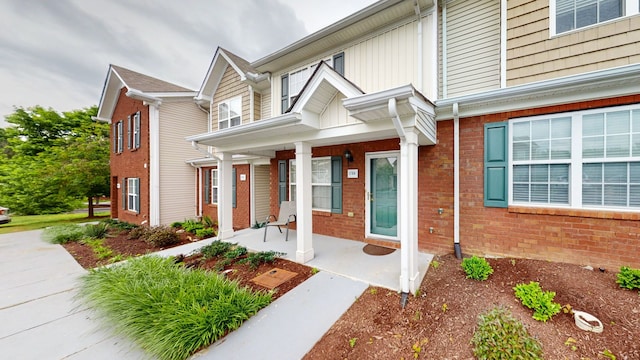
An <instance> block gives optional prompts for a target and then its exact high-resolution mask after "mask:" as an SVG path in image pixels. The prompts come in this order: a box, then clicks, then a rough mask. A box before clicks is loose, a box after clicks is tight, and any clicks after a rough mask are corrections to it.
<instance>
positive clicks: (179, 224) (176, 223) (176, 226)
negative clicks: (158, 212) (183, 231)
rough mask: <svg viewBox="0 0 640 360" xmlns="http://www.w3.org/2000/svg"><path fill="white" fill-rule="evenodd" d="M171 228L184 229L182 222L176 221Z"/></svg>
mask: <svg viewBox="0 0 640 360" xmlns="http://www.w3.org/2000/svg"><path fill="white" fill-rule="evenodd" d="M171 227H172V228H174V229H177V228H181V227H182V222H181V221H174V222H172V223H171Z"/></svg>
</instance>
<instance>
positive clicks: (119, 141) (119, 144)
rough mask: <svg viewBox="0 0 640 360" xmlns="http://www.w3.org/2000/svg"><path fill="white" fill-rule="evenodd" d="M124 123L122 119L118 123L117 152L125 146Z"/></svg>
mask: <svg viewBox="0 0 640 360" xmlns="http://www.w3.org/2000/svg"><path fill="white" fill-rule="evenodd" d="M123 125H124V124H123V123H122V120H120V121H118V123H117V124H116V144H115V149H116V153H121V152H122V149H123V148H124V139H123V137H124V134H123V131H124V129H123Z"/></svg>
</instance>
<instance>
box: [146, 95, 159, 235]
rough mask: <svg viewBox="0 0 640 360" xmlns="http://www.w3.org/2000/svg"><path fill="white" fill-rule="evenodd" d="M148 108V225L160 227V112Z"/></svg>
mask: <svg viewBox="0 0 640 360" xmlns="http://www.w3.org/2000/svg"><path fill="white" fill-rule="evenodd" d="M158 106H159V102H154V103H153V104H150V106H149V162H150V163H151V164H149V165H150V168H151V169H149V185H150V186H149V188H150V191H149V225H151V226H158V225H160V110H159V109H158Z"/></svg>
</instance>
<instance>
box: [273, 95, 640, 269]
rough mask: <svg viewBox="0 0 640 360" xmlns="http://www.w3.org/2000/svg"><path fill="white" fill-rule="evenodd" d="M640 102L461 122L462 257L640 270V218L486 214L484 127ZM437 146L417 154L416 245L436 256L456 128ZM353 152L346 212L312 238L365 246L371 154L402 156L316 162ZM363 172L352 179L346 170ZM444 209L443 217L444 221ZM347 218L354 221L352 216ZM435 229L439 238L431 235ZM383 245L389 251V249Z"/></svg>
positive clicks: (516, 211) (449, 205) (445, 225)
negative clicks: (367, 171) (324, 237)
mask: <svg viewBox="0 0 640 360" xmlns="http://www.w3.org/2000/svg"><path fill="white" fill-rule="evenodd" d="M638 102H640V95H636V96H627V97H622V98H617V99H608V100H599V101H585V102H580V103H575V104H568V105H561V106H550V107H544V108H538V109H528V110H522V111H513V112H506V113H501V114H492V115H486V116H477V117H471V118H465V119H461V120H460V243H461V247H462V250H463V252H465V253H469V254H479V255H483V256H484V255H495V256H512V257H523V258H534V259H543V260H552V261H561V262H570V263H576V264H589V265H591V266H594V267H600V266H603V267H606V268H609V269H617V268H619V267H620V266H621V265H629V266H634V267H640V257H638V256H637V254H638V253H639V250H640V222H639V221H640V214H638V213H615V212H593V211H575V210H572V211H569V210H551V209H537V211H532V209H527V208H521V207H511V208H509V209H503V208H488V207H484V200H483V191H484V189H483V182H484V180H483V168H484V163H483V147H484V124H485V123H488V122H498V121H506V120H508V119H510V118H516V117H524V116H533V115H542V114H549V113H558V112H565V111H576V110H583V109H591V108H598V107H606V106H615V105H623V104H632V103H638ZM437 138H438V144H437V145H435V146H421V147H420V148H419V150H418V151H419V154H418V187H419V194H418V246H419V248H420V249H421V250H422V251H427V252H431V253H436V254H445V253H451V252H453V237H454V216H453V215H454V208H453V204H454V194H453V185H454V184H453V183H454V166H453V165H454V164H453V145H454V144H453V121H451V120H449V121H441V122H438V133H437ZM346 149H349V150H350V151H351V152H352V153H353V155H354V162H353V163H347V162H346V160H344V159H343V191H342V194H343V213H342V214H332V213H324V212H314V216H313V231H314V233H318V234H324V235H329V236H336V237H341V238H347V239H353V240H360V241H367V242H377V241H374V240H371V239H365V238H364V237H365V235H364V234H365V213H364V206H365V200H364V188H365V159H364V154H365V152H371V151H384V150H398V149H399V140H398V139H389V140H384V141H375V142H368V143H356V144H347V145H339V146H330V147H319V148H313V149H312V152H313V156H314V157H321V156H336V155H337V156H342V155H343V153H344V151H345V150H346ZM293 158H295V151H293V150H287V151H279V152H277V153H276V158H275V159H272V161H271V181H270V197H271V199H272V201H271V212H272V213H274V214H277V213H278V204H277V199H278V178H277V174H278V160H283V159H286V160H288V159H293ZM348 168H349V169H358V171H359V177H358V178H357V179H347V178H346V170H347V169H348ZM439 209H442V214H439V211H438V210H439ZM348 212H353V214H354V216H353V217H349V216H348V215H347V214H348ZM430 228H433V232H430ZM385 245H390V244H389V243H386V244H385Z"/></svg>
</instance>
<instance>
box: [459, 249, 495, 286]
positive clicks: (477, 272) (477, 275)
mask: <svg viewBox="0 0 640 360" xmlns="http://www.w3.org/2000/svg"><path fill="white" fill-rule="evenodd" d="M462 268H463V269H464V272H465V273H466V274H467V278H469V279H473V280H480V281H484V280H487V279H488V278H489V275H491V274H493V268H492V267H491V265H489V262H487V260H486V259H484V258H479V257H477V256H475V255H474V256H472V257H470V258H466V259H464V260H462Z"/></svg>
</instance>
